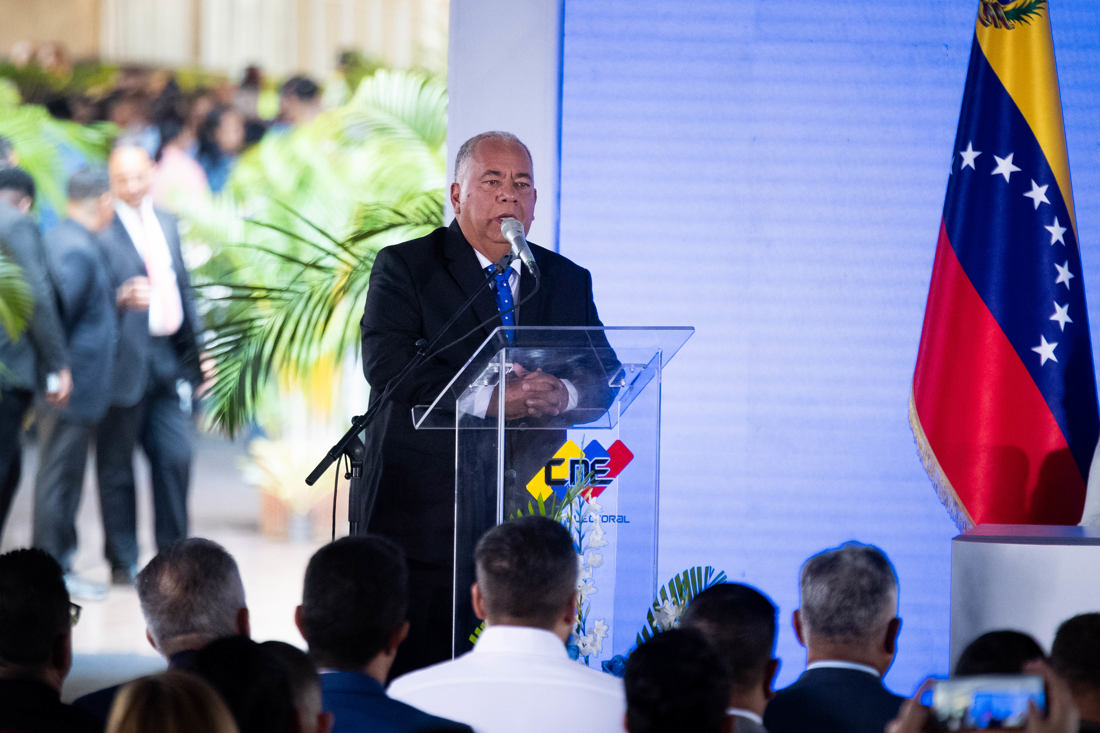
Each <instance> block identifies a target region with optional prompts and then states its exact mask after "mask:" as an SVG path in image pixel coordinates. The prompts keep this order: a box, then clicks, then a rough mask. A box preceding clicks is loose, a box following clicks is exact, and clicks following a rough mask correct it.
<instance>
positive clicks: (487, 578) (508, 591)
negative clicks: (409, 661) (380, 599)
mask: <svg viewBox="0 0 1100 733" xmlns="http://www.w3.org/2000/svg"><path fill="white" fill-rule="evenodd" d="M474 561H475V573H476V582H475V583H474V585H473V587H472V589H471V596H472V600H473V608H474V612H475V613H476V614H477V616H478V618H481V619H484V620H485V625H486V628H485V631H484V632H483V633H482V634H481V636H480V637H479V638H478V640H477V644H476V645H475V646H474V648H473V650H472V651H470V652H468V653H466V654H463V655H462V656H460V657H458V658H457V659H453V660H451V661H448V662H443V663H441V664H436V665H433V666H431V667H427V668H425V669H421V670H417V671H416V672H412V673H410V674H407V675H404V676H402V677H398V678H397V679H396V680H394V682H393V684H392V685H391V686H390V695H391V696H392V697H395V698H397V699H399V700H404V701H405V702H407V703H410V704H412V705H415V706H417V707H419V708H422V709H424V710H427V711H428V712H431V713H435V714H436V715H443V716H446V717H448V718H453V719H455V720H461V721H463V722H465V723H469V724H470V725H471V726H473V728H474V729H475V730H476V731H478V733H514V732H515V731H524V733H541V732H542V731H548V732H549V731H553V732H554V733H559V732H560V731H570V732H571V733H585V732H586V731H593V732H596V731H612V730H618V729H620V728H621V726H622V720H623V711H624V703H625V700H624V696H623V687H622V681H621V680H619V679H617V678H615V677H612V676H610V675H607V674H604V673H602V672H597V671H596V670H593V669H588V668H586V667H583V666H581V665H580V664H579V663H577V662H574V661H572V660H571V659H569V655H568V653H567V652H566V650H565V642H566V640H567V639H568V638H569V636H570V634H571V633H572V631H573V627H574V623H575V620H576V610H577V569H578V564H577V554H576V552H575V551H574V549H573V540H572V538H571V537H570V535H569V532H568V531H567V530H566V529H565V528H564V527H562V526H561V525H560V524H558V523H557V522H555V521H553V520H551V519H548V518H546V517H537V516H536V517H524V518H522V519H517V520H515V521H511V522H506V523H504V524H502V525H500V526H499V527H494V528H493V529H490V530H489V531H488V532H486V533H485V535H484V536H483V537H482V538H481V539H480V540H479V541H478V543H477V547H476V548H475V550H474Z"/></svg>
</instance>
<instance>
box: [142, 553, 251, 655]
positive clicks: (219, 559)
mask: <svg viewBox="0 0 1100 733" xmlns="http://www.w3.org/2000/svg"><path fill="white" fill-rule="evenodd" d="M135 585H136V586H137V594H138V600H139V601H140V602H141V612H142V613H143V614H144V615H145V623H146V625H147V626H148V627H149V634H150V635H151V636H152V637H153V640H154V641H155V642H156V643H157V645H158V646H159V647H161V649H162V650H163V645H164V644H165V642H168V641H170V640H171V639H173V638H176V637H179V636H184V635H192V634H194V635H197V636H200V637H203V638H205V639H206V640H207V641H213V640H214V639H217V638H219V637H223V636H232V635H234V634H236V633H237V631H238V629H237V614H238V612H239V611H240V609H242V608H244V607H245V600H244V584H243V583H242V582H241V574H240V571H239V570H237V563H236V562H235V561H234V560H233V557H232V556H231V555H230V554H229V553H228V552H226V550H225V548H224V547H222V546H221V545H219V544H218V543H217V542H211V541H210V540H207V539H202V538H201V537H191V538H189V539H185V540H180V541H179V542H176V543H174V544H172V545H170V546H168V547H166V548H165V549H164V550H161V551H160V552H158V553H157V555H156V557H154V558H153V559H152V560H150V561H149V564H148V565H146V566H145V567H144V568H143V569H142V571H141V572H140V573H138V576H137V579H136V581H135Z"/></svg>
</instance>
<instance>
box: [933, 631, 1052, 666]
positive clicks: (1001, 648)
mask: <svg viewBox="0 0 1100 733" xmlns="http://www.w3.org/2000/svg"><path fill="white" fill-rule="evenodd" d="M1045 658H1046V654H1044V653H1043V648H1042V647H1041V646H1039V642H1037V641H1035V639H1033V638H1032V637H1031V636H1029V635H1028V634H1025V633H1024V632H1022V631H1012V630H1009V629H1002V630H1000V631H988V632H986V633H984V634H982V635H981V636H979V637H978V638H977V639H975V640H974V641H972V642H970V643H969V644H967V645H966V648H965V649H963V650H962V653H960V654H959V658H958V660H956V662H955V676H956V677H960V676H964V675H972V674H1020V671H1021V670H1023V668H1024V665H1025V664H1027V663H1028V662H1030V661H1031V660H1033V659H1045Z"/></svg>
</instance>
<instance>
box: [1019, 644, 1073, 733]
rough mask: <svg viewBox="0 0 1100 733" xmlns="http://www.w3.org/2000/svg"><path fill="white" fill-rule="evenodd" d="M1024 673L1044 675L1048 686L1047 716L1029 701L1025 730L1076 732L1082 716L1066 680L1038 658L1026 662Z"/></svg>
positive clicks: (1033, 731) (1057, 732)
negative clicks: (1078, 711)
mask: <svg viewBox="0 0 1100 733" xmlns="http://www.w3.org/2000/svg"><path fill="white" fill-rule="evenodd" d="M1024 673H1025V674H1038V675H1042V677H1043V682H1045V683H1046V688H1047V714H1046V717H1045V718H1044V717H1043V714H1042V713H1041V712H1039V711H1038V710H1037V709H1036V708H1035V705H1034V704H1033V703H1028V708H1029V709H1028V711H1027V725H1026V726H1025V727H1024V730H1025V731H1026V732H1027V733H1076V731H1077V728H1078V725H1079V724H1080V717H1079V715H1078V713H1077V706H1076V705H1074V703H1073V695H1072V693H1070V691H1069V685H1067V684H1066V682H1065V680H1063V679H1062V678H1061V677H1059V676H1058V675H1056V674H1054V672H1053V671H1052V670H1051V668H1050V667H1048V666H1047V665H1046V664H1045V663H1044V662H1042V661H1040V660H1038V659H1035V660H1032V661H1030V662H1028V663H1027V664H1025V665H1024Z"/></svg>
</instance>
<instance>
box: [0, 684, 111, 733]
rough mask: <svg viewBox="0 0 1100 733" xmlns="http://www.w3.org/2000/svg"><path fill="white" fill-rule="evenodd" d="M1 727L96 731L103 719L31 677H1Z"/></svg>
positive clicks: (14, 731)
mask: <svg viewBox="0 0 1100 733" xmlns="http://www.w3.org/2000/svg"><path fill="white" fill-rule="evenodd" d="M0 730H3V731H5V733H98V731H102V730H103V723H102V722H101V721H99V720H97V719H96V718H95V717H94V716H92V715H90V714H88V713H86V712H85V711H83V710H80V709H78V708H76V707H73V706H71V705H66V704H64V703H62V702H61V695H60V694H59V693H58V692H57V690H55V689H53V688H52V687H50V686H48V685H46V684H44V683H42V682H36V681H33V680H0Z"/></svg>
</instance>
